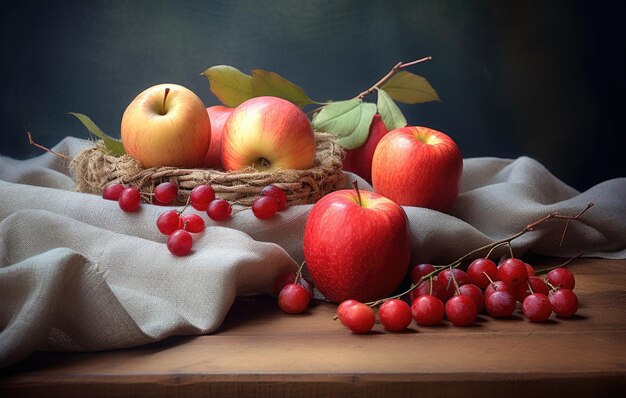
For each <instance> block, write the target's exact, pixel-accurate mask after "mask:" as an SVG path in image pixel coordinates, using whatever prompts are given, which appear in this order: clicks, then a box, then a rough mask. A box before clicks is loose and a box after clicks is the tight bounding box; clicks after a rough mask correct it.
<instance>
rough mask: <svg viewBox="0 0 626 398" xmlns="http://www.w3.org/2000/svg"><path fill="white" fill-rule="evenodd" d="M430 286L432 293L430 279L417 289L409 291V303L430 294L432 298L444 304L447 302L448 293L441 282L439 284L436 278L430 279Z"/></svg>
mask: <svg viewBox="0 0 626 398" xmlns="http://www.w3.org/2000/svg"><path fill="white" fill-rule="evenodd" d="M432 284H433V286H432V292H431V287H430V279H427V280H425V281H423V282H422V283H420V284H419V285H417V287H416V288H415V289H413V290H411V292H410V293H409V301H410V302H413V301H414V300H415V299H416V298H418V297H419V296H423V295H425V294H432V295H434V296H437V297H438V298H439V300H441V301H442V302H443V303H445V302H446V301H447V300H448V291H447V290H446V288H445V286H444V285H443V284H442V283H441V282H439V278H438V277H434V278H432Z"/></svg>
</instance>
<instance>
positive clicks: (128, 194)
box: [117, 187, 141, 212]
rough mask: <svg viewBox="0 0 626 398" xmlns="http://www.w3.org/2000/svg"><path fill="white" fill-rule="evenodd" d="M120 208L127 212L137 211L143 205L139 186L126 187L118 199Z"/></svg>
mask: <svg viewBox="0 0 626 398" xmlns="http://www.w3.org/2000/svg"><path fill="white" fill-rule="evenodd" d="M117 202H118V204H119V206H120V209H122V210H124V211H125V212H135V211H137V210H139V207H140V205H141V193H139V189H137V187H129V188H125V189H124V190H123V191H122V193H120V197H119V198H118V200H117Z"/></svg>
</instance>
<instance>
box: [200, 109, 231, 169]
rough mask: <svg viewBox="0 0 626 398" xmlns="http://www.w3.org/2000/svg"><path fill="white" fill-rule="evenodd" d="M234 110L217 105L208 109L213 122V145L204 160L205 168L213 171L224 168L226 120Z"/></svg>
mask: <svg viewBox="0 0 626 398" xmlns="http://www.w3.org/2000/svg"><path fill="white" fill-rule="evenodd" d="M233 110H234V108H228V107H226V106H223V105H215V106H210V107H208V108H206V111H207V113H208V114H209V120H210V122H211V145H209V150H208V151H207V153H206V156H205V158H204V167H207V168H211V169H221V168H223V166H222V130H223V129H224V123H226V119H228V116H230V114H231V113H232V111H233Z"/></svg>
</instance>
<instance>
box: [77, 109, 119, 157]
mask: <svg viewBox="0 0 626 398" xmlns="http://www.w3.org/2000/svg"><path fill="white" fill-rule="evenodd" d="M69 114H70V115H72V116H75V117H76V118H77V119H78V120H80V122H81V123H82V124H83V126H85V127H86V128H87V130H89V132H90V133H91V134H93V135H95V136H97V137H98V138H100V139H101V140H102V142H104V145H105V146H106V148H107V150H108V151H109V153H111V154H112V155H114V156H121V155H123V154H125V153H126V150H125V149H124V144H122V141H120V140H117V139H115V138H112V137H109V136H108V135H106V134H105V133H104V131H102V130H101V129H100V127H98V125H96V124H95V123H94V122H93V120H91V119H90V118H89V116H86V115H83V114H82V113H75V112H70V113H69Z"/></svg>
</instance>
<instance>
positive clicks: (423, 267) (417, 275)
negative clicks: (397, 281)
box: [410, 263, 435, 283]
mask: <svg viewBox="0 0 626 398" xmlns="http://www.w3.org/2000/svg"><path fill="white" fill-rule="evenodd" d="M434 270H435V267H434V266H433V265H432V264H426V263H424V264H417V265H416V266H414V267H413V268H411V274H410V275H411V283H419V282H420V280H421V279H422V277H423V276H426V275H428V274H430V273H431V272H433V271H434Z"/></svg>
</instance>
